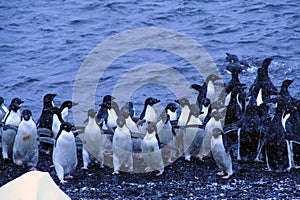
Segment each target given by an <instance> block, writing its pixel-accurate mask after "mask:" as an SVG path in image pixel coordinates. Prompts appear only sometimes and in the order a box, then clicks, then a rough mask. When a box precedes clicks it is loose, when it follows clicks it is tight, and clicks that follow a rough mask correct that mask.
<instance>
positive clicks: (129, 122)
mask: <svg viewBox="0 0 300 200" xmlns="http://www.w3.org/2000/svg"><path fill="white" fill-rule="evenodd" d="M125 121H126V126H127V127H128V129H129V130H130V131H131V132H132V133H138V132H139V129H138V127H137V125H136V123H134V121H133V120H132V119H131V117H130V116H129V117H127V118H126V119H125Z"/></svg>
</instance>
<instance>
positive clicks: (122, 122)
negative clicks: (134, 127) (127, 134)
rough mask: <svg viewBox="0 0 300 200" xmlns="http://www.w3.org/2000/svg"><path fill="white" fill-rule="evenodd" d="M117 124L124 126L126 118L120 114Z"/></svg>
mask: <svg viewBox="0 0 300 200" xmlns="http://www.w3.org/2000/svg"><path fill="white" fill-rule="evenodd" d="M117 124H118V126H119V127H121V128H123V126H124V125H125V124H126V121H125V118H124V117H122V116H119V117H118V119H117Z"/></svg>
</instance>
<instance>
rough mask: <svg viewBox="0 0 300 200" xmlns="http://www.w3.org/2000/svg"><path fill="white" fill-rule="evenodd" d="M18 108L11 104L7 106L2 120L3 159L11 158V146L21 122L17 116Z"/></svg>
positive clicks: (15, 104)
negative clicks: (6, 111)
mask: <svg viewBox="0 0 300 200" xmlns="http://www.w3.org/2000/svg"><path fill="white" fill-rule="evenodd" d="M19 109H20V106H19V105H18V104H17V103H13V104H11V105H10V106H9V111H8V114H7V116H6V118H5V120H4V127H3V132H2V156H3V159H9V158H11V157H12V151H13V144H14V141H15V136H16V134H17V129H18V126H19V124H20V122H21V116H20V115H19Z"/></svg>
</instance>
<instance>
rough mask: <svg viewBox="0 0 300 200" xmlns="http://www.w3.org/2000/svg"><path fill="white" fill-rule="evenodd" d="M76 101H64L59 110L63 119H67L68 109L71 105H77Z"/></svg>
mask: <svg viewBox="0 0 300 200" xmlns="http://www.w3.org/2000/svg"><path fill="white" fill-rule="evenodd" d="M77 105H78V103H76V102H72V101H64V102H63V103H62V104H61V106H60V108H59V110H60V112H61V117H62V119H63V121H65V122H67V121H68V116H69V110H70V109H71V108H72V107H73V106H77Z"/></svg>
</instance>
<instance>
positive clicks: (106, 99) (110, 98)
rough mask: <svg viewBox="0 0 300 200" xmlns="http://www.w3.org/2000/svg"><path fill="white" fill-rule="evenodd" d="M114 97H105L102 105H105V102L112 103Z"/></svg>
mask: <svg viewBox="0 0 300 200" xmlns="http://www.w3.org/2000/svg"><path fill="white" fill-rule="evenodd" d="M114 99H115V97H113V96H111V95H105V96H104V97H103V99H102V104H103V103H105V102H109V101H112V100H114Z"/></svg>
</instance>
